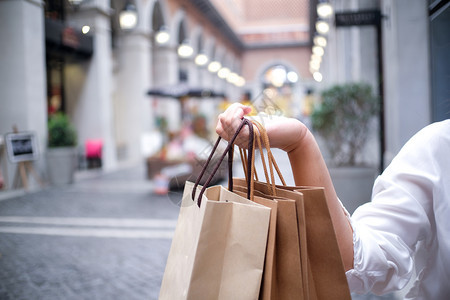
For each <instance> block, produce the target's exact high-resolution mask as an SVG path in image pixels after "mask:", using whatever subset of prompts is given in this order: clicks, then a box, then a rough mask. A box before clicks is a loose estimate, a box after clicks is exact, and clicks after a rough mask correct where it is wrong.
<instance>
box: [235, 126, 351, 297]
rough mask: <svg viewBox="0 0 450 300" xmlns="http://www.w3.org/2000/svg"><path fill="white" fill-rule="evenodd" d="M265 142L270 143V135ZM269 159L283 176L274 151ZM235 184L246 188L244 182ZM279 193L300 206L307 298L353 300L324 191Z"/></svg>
mask: <svg viewBox="0 0 450 300" xmlns="http://www.w3.org/2000/svg"><path fill="white" fill-rule="evenodd" d="M255 125H259V126H257V127H258V129H259V130H260V131H261V133H262V134H261V136H262V137H263V136H264V134H265V132H264V129H263V128H261V125H260V124H257V123H256V124H255ZM265 142H266V143H268V138H267V136H266V140H265ZM267 156H268V160H269V165H270V164H273V165H274V167H275V169H276V170H277V173H278V175H279V176H280V177H281V172H280V170H279V168H278V167H277V165H276V162H275V160H274V158H273V155H272V153H271V152H270V148H269V149H268V150H267ZM271 173H272V174H273V171H272V172H271ZM272 174H271V176H272V182H273V175H272ZM266 177H267V175H266ZM238 181H239V182H238ZM233 182H234V183H236V184H238V185H243V182H242V179H235V180H233ZM282 182H283V183H284V181H283V180H282ZM252 187H253V189H254V195H258V196H263V197H267V196H268V195H273V194H274V191H273V189H274V188H273V186H270V185H268V184H267V183H264V182H258V181H254V182H253V183H252ZM275 193H276V197H281V198H285V199H293V200H295V202H296V205H297V220H298V222H299V223H298V224H297V225H298V232H299V241H300V256H301V262H302V278H303V286H304V287H305V290H304V299H351V298H350V292H349V289H348V285H347V280H346V277H345V270H344V267H343V263H342V259H341V256H340V252H339V247H338V244H337V239H336V234H335V232H334V227H333V224H332V221H331V216H330V213H329V210H328V206H327V202H326V198H325V193H324V189H323V188H321V187H296V186H286V185H282V186H276V188H275ZM269 197H273V196H269ZM275 251H278V249H275Z"/></svg>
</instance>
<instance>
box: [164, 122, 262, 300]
mask: <svg viewBox="0 0 450 300" xmlns="http://www.w3.org/2000/svg"><path fill="white" fill-rule="evenodd" d="M244 124H248V123H245V122H243V123H242V124H241V126H240V128H239V130H240V129H241V128H242V126H243V125H244ZM239 130H238V131H237V132H236V134H235V136H234V138H233V139H232V140H231V141H230V143H229V145H228V147H227V150H226V151H228V150H229V149H230V148H231V147H232V143H233V142H234V139H235V138H236V136H237V134H238V132H239ZM219 141H220V139H218V141H217V142H216V145H215V147H214V149H215V148H217V145H218V143H219ZM214 149H213V151H212V152H214ZM212 154H213V153H211V155H210V157H209V159H208V162H209V161H210V159H211V157H212ZM225 154H226V152H224V154H223V155H222V157H221V159H220V161H221V160H223V158H224V155H225ZM220 161H219V163H218V164H220ZM205 168H206V166H205ZM217 168H218V165H216V168H215V169H214V171H213V172H212V174H211V175H210V177H209V179H208V180H207V182H206V184H205V186H203V187H200V186H198V181H199V179H200V177H201V176H199V179H197V182H196V183H195V184H193V183H191V182H186V185H185V190H184V193H183V199H182V205H181V208H180V213H179V217H178V222H177V226H176V229H175V234H174V237H173V241H172V245H171V249H170V252H169V256H168V259H167V264H166V269H165V272H164V276H163V281H162V285H161V289H160V299H170V300H173V299H257V298H258V295H259V291H260V284H261V278H262V272H263V266H264V258H265V251H266V243H267V234H268V226H269V221H270V208H267V207H264V206H262V205H259V204H257V203H254V202H252V201H250V200H248V199H246V198H244V197H241V196H239V195H238V194H236V193H233V192H230V191H228V190H227V189H225V188H223V187H221V186H213V187H209V188H206V186H207V184H208V183H209V181H210V179H211V178H212V177H213V176H214V173H215V171H217ZM203 173H204V172H202V175H203Z"/></svg>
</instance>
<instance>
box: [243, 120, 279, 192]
mask: <svg viewBox="0 0 450 300" xmlns="http://www.w3.org/2000/svg"><path fill="white" fill-rule="evenodd" d="M252 123H253V125H254V126H255V127H256V129H257V130H254V131H253V136H254V138H253V150H252V155H251V157H252V162H251V164H250V166H251V168H252V170H251V172H250V174H251V175H250V176H251V178H250V182H251V184H250V186H251V189H252V190H251V192H250V194H251V197H252V198H253V194H254V191H253V187H254V180H255V179H256V180H258V175H257V172H256V168H255V163H254V158H255V149H256V147H255V141H256V143H257V144H258V148H259V152H260V155H261V161H262V164H263V169H264V175H265V177H266V182H267V184H268V185H270V189H269V190H271V191H272V195H273V196H275V195H276V185H275V176H274V172H273V168H274V167H275V170H276V171H277V174H278V177H279V178H280V180H281V182H282V184H283V185H286V182H285V180H284V178H283V175H282V174H281V171H280V169H279V167H278V165H277V163H276V161H275V157H274V156H273V154H272V151H271V150H270V143H269V137H268V135H267V132H266V129H265V128H264V126H262V125H261V124H260V123H259V122H257V121H254V120H252ZM262 145H264V147H265V149H266V151H267V160H268V163H269V168H270V178H269V172H267V165H266V161H265V157H264V152H263V149H262ZM239 153H240V155H241V160H242V167H243V169H244V174H246V175H245V176H246V180H248V178H247V174H248V173H249V172H248V170H247V166H248V165H249V164H248V158H247V151H246V150H245V149H242V148H239ZM252 198H250V199H252Z"/></svg>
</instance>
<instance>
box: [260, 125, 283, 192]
mask: <svg viewBox="0 0 450 300" xmlns="http://www.w3.org/2000/svg"><path fill="white" fill-rule="evenodd" d="M252 123H253V125H255V126H256V127H257V128H258V131H259V132H260V135H261V137H262V141H263V144H264V147H265V148H266V151H267V160H268V161H269V167H270V171H271V179H272V182H275V178H274V176H273V168H275V170H276V171H277V174H278V178H280V180H281V183H282V184H283V185H286V181H285V180H284V178H283V175H282V174H281V171H280V168H279V167H278V164H277V162H276V160H275V156H273V153H272V151H271V150H270V142H269V136H268V134H267V131H266V129H265V128H264V126H263V125H262V124H261V123H259V122H258V121H256V120H252ZM259 149H260V152H261V158H263V154H262V151H261V147H259ZM272 166H273V168H272ZM266 178H267V176H266Z"/></svg>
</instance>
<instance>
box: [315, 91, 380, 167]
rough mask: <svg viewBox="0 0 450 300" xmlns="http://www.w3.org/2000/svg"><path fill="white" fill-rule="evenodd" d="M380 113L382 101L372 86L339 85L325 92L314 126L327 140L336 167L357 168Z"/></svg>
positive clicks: (316, 112)
mask: <svg viewBox="0 0 450 300" xmlns="http://www.w3.org/2000/svg"><path fill="white" fill-rule="evenodd" d="M377 111H378V99H377V97H375V96H374V94H373V92H372V88H371V86H370V85H368V84H365V83H350V84H343V85H335V86H332V87H331V88H329V89H327V90H324V91H323V92H322V103H321V104H320V105H319V106H318V107H317V108H315V109H314V111H313V113H312V115H311V122H312V127H313V130H315V131H316V132H318V133H319V134H320V135H321V136H322V137H323V138H324V139H325V144H326V147H327V149H328V150H329V151H330V155H331V160H332V163H333V164H335V165H338V166H343V165H356V163H357V158H358V154H360V152H361V150H362V148H363V147H364V145H365V143H366V141H367V137H368V135H369V134H368V132H369V125H370V121H371V119H372V118H373V117H374V116H375V115H376V113H377Z"/></svg>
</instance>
